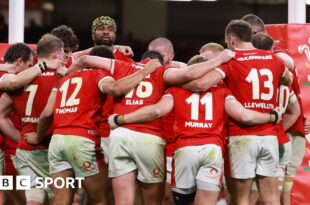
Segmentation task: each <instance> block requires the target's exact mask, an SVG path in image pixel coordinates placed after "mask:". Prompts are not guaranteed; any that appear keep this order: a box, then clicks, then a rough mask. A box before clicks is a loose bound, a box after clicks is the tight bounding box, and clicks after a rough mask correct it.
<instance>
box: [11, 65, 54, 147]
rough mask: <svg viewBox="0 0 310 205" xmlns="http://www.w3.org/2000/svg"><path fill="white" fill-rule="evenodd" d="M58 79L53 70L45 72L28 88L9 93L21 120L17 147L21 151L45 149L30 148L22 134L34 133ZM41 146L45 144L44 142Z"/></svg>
mask: <svg viewBox="0 0 310 205" xmlns="http://www.w3.org/2000/svg"><path fill="white" fill-rule="evenodd" d="M58 79H59V77H58V76H57V74H56V71H54V70H46V71H44V72H43V73H42V74H41V75H40V76H38V77H37V78H35V79H34V80H33V81H32V82H31V83H30V84H29V85H28V86H26V87H24V88H22V89H20V90H17V91H12V92H9V93H8V94H9V95H10V97H11V98H12V100H13V106H14V111H15V112H16V113H17V115H18V116H19V117H20V118H21V121H22V128H21V141H20V142H19V145H18V147H19V148H22V149H36V148H46V147H45V146H41V145H38V146H30V145H29V144H28V143H27V142H26V141H25V140H24V134H25V133H27V132H36V128H37V123H38V121H39V117H40V114H41V112H42V111H43V109H44V107H45V105H46V103H47V100H48V97H49V94H50V92H51V90H52V88H53V87H54V86H55V84H56V82H57V80H58ZM42 144H46V142H45V141H43V142H42Z"/></svg>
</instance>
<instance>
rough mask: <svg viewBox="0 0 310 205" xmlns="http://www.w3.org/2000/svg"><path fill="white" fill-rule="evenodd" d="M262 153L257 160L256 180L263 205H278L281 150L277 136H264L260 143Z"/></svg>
mask: <svg viewBox="0 0 310 205" xmlns="http://www.w3.org/2000/svg"><path fill="white" fill-rule="evenodd" d="M259 147H260V150H261V151H260V153H259V155H258V158H257V168H256V175H257V176H256V178H257V185H258V190H259V193H260V197H261V200H262V202H263V204H266V205H278V204H280V198H279V195H278V172H277V171H278V164H279V148H278V139H277V137H276V136H263V137H261V139H260V143H259Z"/></svg>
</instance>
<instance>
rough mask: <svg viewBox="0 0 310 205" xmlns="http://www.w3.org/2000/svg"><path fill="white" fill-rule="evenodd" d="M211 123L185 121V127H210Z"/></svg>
mask: <svg viewBox="0 0 310 205" xmlns="http://www.w3.org/2000/svg"><path fill="white" fill-rule="evenodd" d="M212 125H213V123H212V122H192V121H186V122H185V127H193V128H211V127H212Z"/></svg>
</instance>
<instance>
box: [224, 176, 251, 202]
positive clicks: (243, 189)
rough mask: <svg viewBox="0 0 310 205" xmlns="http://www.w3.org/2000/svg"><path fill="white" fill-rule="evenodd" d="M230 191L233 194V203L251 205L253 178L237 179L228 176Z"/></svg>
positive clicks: (227, 181)
mask: <svg viewBox="0 0 310 205" xmlns="http://www.w3.org/2000/svg"><path fill="white" fill-rule="evenodd" d="M226 183H227V187H228V191H229V193H230V196H231V201H232V204H234V205H239V204H240V205H249V204H250V201H249V198H250V194H251V187H252V179H251V178H250V179H236V178H232V177H226Z"/></svg>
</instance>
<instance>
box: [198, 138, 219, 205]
mask: <svg viewBox="0 0 310 205" xmlns="http://www.w3.org/2000/svg"><path fill="white" fill-rule="evenodd" d="M195 147H197V148H199V149H198V153H199V159H200V161H199V164H200V166H199V169H198V173H197V174H196V183H197V192H196V197H195V202H194V204H195V205H215V204H216V202H217V201H218V198H219V195H220V192H221V189H222V176H223V163H224V162H223V156H222V149H221V147H220V146H218V145H214V144H206V145H201V146H195Z"/></svg>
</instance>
